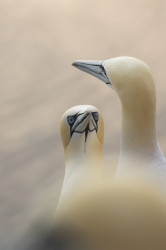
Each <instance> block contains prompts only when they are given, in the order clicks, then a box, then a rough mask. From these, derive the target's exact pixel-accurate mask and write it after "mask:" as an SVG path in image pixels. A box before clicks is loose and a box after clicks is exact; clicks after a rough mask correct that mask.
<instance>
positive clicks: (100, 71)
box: [72, 60, 111, 84]
mask: <svg viewBox="0 0 166 250" xmlns="http://www.w3.org/2000/svg"><path fill="white" fill-rule="evenodd" d="M72 65H73V66H74V67H76V68H78V69H80V70H82V71H84V72H86V73H89V74H90V75H93V76H95V77H97V78H99V79H100V80H102V81H103V82H105V83H106V84H111V83H110V82H109V79H108V77H107V74H106V72H105V69H104V67H103V65H102V61H82V60H80V61H76V62H74V63H73V64H72Z"/></svg>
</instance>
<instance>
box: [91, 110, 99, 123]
mask: <svg viewBox="0 0 166 250" xmlns="http://www.w3.org/2000/svg"><path fill="white" fill-rule="evenodd" d="M92 115H93V118H94V120H95V122H98V120H99V114H98V112H93V113H92Z"/></svg>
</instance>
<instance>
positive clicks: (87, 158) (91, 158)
mask: <svg viewBox="0 0 166 250" xmlns="http://www.w3.org/2000/svg"><path fill="white" fill-rule="evenodd" d="M88 139H89V138H88ZM88 139H87V143H86V145H85V139H84V138H83V140H82V143H79V146H78V145H77V146H74V145H72V144H71V145H70V147H69V148H68V149H67V150H66V152H65V156H66V159H65V160H66V162H65V168H66V171H65V177H64V182H63V187H62V191H61V196H60V201H59V203H60V204H61V203H63V201H65V202H66V201H67V200H68V199H70V197H71V195H72V196H73V194H74V193H75V192H77V191H78V190H79V189H80V188H82V187H83V185H87V184H88V182H91V181H92V180H93V179H95V178H99V177H100V176H101V171H102V165H103V158H102V146H101V145H100V144H99V143H98V142H97V141H92V142H93V143H91V140H89V141H88ZM71 143H72V142H71ZM92 144H93V145H92ZM73 149H74V150H73Z"/></svg>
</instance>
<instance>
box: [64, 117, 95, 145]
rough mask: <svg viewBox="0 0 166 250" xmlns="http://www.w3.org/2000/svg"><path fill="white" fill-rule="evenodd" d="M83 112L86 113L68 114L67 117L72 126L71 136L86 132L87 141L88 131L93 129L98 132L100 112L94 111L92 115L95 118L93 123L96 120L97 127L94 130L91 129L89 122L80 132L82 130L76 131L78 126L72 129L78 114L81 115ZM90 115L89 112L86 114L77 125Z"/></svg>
mask: <svg viewBox="0 0 166 250" xmlns="http://www.w3.org/2000/svg"><path fill="white" fill-rule="evenodd" d="M82 114H84V113H77V114H75V115H70V116H68V117H67V122H68V124H69V126H70V136H71V137H72V135H73V133H80V134H82V133H84V132H85V142H86V140H87V136H88V132H92V131H94V130H96V133H97V130H98V120H99V114H98V112H92V116H93V119H94V121H93V120H92V123H94V122H95V123H96V124H93V125H94V127H96V128H94V129H93V130H90V129H89V123H88V124H87V126H86V128H85V129H84V130H83V131H81V132H80V131H76V128H77V127H76V128H75V129H74V130H72V127H73V125H74V123H75V121H76V120H77V118H78V116H79V115H82ZM88 115H89V114H87V115H86V116H84V117H83V118H82V120H81V121H80V122H79V123H78V124H77V126H78V125H79V124H81V123H82V122H83V121H84V120H85V119H86V117H87V116H88Z"/></svg>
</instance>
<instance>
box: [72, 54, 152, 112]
mask: <svg viewBox="0 0 166 250" xmlns="http://www.w3.org/2000/svg"><path fill="white" fill-rule="evenodd" d="M73 66H75V67H76V68H78V69H80V70H82V71H84V72H87V73H89V74H91V75H93V76H95V77H97V78H99V79H100V80H102V81H103V82H105V83H106V84H107V85H108V86H110V87H111V88H113V89H114V90H115V91H116V92H117V94H118V95H119V97H120V100H121V102H122V104H123V105H124V107H125V106H130V108H132V107H133V105H134V108H136V106H137V107H141V108H142V107H143V108H144V109H146V106H145V104H148V101H149V100H150V101H151V105H153V106H155V88H154V81H153V78H152V75H151V70H150V68H149V67H148V65H146V64H145V63H144V62H142V61H141V60H139V59H136V58H133V57H127V56H123V57H116V58H112V59H109V60H105V61H81V60H80V61H76V62H74V63H73ZM151 108H153V107H151Z"/></svg>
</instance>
